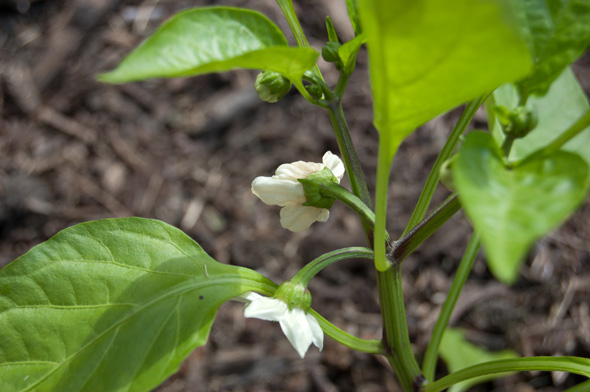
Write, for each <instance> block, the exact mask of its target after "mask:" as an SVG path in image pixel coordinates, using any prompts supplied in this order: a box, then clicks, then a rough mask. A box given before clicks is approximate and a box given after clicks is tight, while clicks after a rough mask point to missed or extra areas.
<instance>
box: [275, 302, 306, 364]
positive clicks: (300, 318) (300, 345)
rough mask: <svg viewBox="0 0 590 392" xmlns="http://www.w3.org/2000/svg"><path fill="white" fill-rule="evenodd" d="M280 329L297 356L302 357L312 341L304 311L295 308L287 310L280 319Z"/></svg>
mask: <svg viewBox="0 0 590 392" xmlns="http://www.w3.org/2000/svg"><path fill="white" fill-rule="evenodd" d="M281 329H282V330H283V333H284V334H285V336H286V337H287V339H289V342H290V343H291V345H292V346H293V347H294V348H295V350H297V353H298V354H299V356H300V357H301V358H303V357H304V356H305V353H306V352H307V349H308V348H309V346H310V345H311V343H312V341H313V333H312V331H311V328H310V326H309V323H308V321H307V317H306V315H305V312H304V311H303V310H301V309H297V308H296V309H293V310H291V311H289V312H288V315H287V316H286V317H285V318H283V320H282V321H281Z"/></svg>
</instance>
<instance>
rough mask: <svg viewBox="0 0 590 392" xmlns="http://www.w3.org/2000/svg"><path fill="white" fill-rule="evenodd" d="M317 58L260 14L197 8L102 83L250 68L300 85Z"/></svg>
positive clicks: (169, 23)
mask: <svg viewBox="0 0 590 392" xmlns="http://www.w3.org/2000/svg"><path fill="white" fill-rule="evenodd" d="M317 57H318V53H317V52H316V51H315V50H313V49H303V48H290V47H288V46H287V40H286V38H285V36H284V35H283V33H282V32H281V31H280V30H279V28H278V27H277V26H276V25H275V24H274V23H273V22H271V21H270V20H269V19H268V18H267V17H265V16H264V15H262V14H260V13H258V12H254V11H250V10H245V9H238V8H230V7H210V8H197V9H191V10H187V11H183V12H180V13H178V14H177V15H175V16H174V17H172V18H171V19H170V20H169V21H167V22H166V23H164V24H163V25H162V26H161V27H160V28H159V29H158V30H157V31H156V32H155V33H154V34H153V35H152V36H151V37H149V38H148V39H147V40H146V41H145V42H143V43H142V44H141V45H140V46H139V47H138V48H136V49H135V50H134V51H133V52H131V53H130V54H129V55H128V56H127V57H126V58H125V59H124V60H123V61H122V62H121V64H119V66H118V67H117V68H116V69H115V70H114V71H111V72H108V73H105V74H102V75H100V76H99V79H100V80H101V81H103V82H108V83H126V82H132V81H137V80H144V79H150V78H160V77H165V78H172V77H187V76H195V75H201V74H205V73H211V72H223V71H228V70H231V69H233V68H250V69H262V70H269V71H275V72H278V73H281V74H282V75H284V76H285V77H287V78H289V79H291V80H292V81H293V82H294V83H297V82H299V83H300V81H301V76H302V75H303V73H304V72H305V71H307V70H308V69H310V68H311V67H313V65H314V64H315V62H316V60H317Z"/></svg>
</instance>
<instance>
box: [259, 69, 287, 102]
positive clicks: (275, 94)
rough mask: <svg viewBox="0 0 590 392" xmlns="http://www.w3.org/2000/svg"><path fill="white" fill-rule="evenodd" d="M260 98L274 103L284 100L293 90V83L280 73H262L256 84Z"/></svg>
mask: <svg viewBox="0 0 590 392" xmlns="http://www.w3.org/2000/svg"><path fill="white" fill-rule="evenodd" d="M254 88H255V89H256V93H257V94H258V98H260V99H262V100H263V101H264V102H269V103H274V102H277V101H279V100H280V99H281V98H283V97H284V96H285V95H286V94H287V93H288V92H289V90H290V89H291V81H290V80H289V79H287V78H285V77H284V76H283V75H281V74H280V73H278V72H273V71H262V72H260V73H259V74H258V76H256V83H255V84H254Z"/></svg>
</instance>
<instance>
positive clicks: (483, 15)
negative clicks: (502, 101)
mask: <svg viewBox="0 0 590 392" xmlns="http://www.w3.org/2000/svg"><path fill="white" fill-rule="evenodd" d="M359 11H360V16H361V22H362V26H363V32H364V34H365V35H366V38H367V46H368V50H369V60H370V71H371V86H372V89H373V100H374V122H375V126H376V127H377V129H378V130H379V131H380V133H381V138H382V142H386V141H389V142H390V143H391V144H392V145H393V147H394V148H393V149H392V150H393V152H394V151H395V147H396V146H397V145H398V144H399V143H400V142H401V141H402V140H403V138H404V137H405V136H407V135H408V134H409V133H411V132H412V131H413V130H414V129H415V128H416V127H418V126H419V125H421V124H423V123H425V122H427V121H429V120H430V119H432V118H433V117H435V116H436V115H438V114H440V113H442V112H444V111H446V110H449V109H451V108H453V107H455V106H457V105H459V104H462V103H464V102H466V101H468V100H470V99H473V98H475V97H477V96H479V95H482V94H484V93H487V92H490V91H492V90H494V89H495V88H496V87H497V86H499V85H500V84H502V83H504V82H507V81H513V80H517V79H519V78H521V77H523V76H525V75H526V74H527V73H528V72H529V70H530V67H531V59H530V55H529V51H528V49H527V46H526V43H525V41H524V39H523V38H522V37H521V35H520V34H521V33H520V28H519V27H518V23H517V17H516V13H515V11H514V10H513V9H512V8H511V6H510V2H509V1H489V0H488V1H482V0H476V1H474V0H452V1H439V0H417V1H411V2H409V1H390V0H366V1H362V2H360V3H359Z"/></svg>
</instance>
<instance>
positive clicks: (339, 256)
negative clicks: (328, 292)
mask: <svg viewBox="0 0 590 392" xmlns="http://www.w3.org/2000/svg"><path fill="white" fill-rule="evenodd" d="M354 258H359V259H371V260H372V259H373V249H370V248H362V247H353V248H344V249H338V250H335V251H332V252H329V253H326V254H323V255H321V256H320V257H318V258H317V259H315V260H313V261H311V262H310V263H308V264H307V265H306V266H305V267H303V268H302V269H300V270H299V272H297V274H296V275H295V276H294V277H293V278H292V279H291V282H293V283H295V284H302V285H303V286H307V285H308V284H309V282H310V281H311V279H313V277H314V276H316V275H317V274H318V272H320V271H321V270H323V269H324V268H326V267H327V266H329V265H332V264H334V263H336V262H337V261H340V260H345V259H354Z"/></svg>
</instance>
